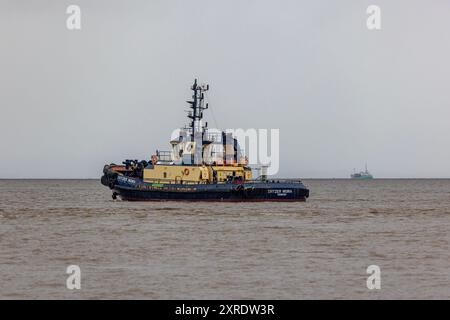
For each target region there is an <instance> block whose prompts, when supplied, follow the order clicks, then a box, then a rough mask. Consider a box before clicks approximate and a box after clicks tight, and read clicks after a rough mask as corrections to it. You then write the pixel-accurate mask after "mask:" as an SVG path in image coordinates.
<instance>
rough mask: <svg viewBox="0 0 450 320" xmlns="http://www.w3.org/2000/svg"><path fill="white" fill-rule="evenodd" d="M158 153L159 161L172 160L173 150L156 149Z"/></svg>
mask: <svg viewBox="0 0 450 320" xmlns="http://www.w3.org/2000/svg"><path fill="white" fill-rule="evenodd" d="M156 155H157V156H158V161H161V162H171V161H172V152H170V151H159V150H157V151H156Z"/></svg>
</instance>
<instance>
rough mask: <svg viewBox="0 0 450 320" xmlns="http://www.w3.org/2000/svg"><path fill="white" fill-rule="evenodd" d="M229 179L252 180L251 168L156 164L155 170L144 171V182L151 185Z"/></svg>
mask: <svg viewBox="0 0 450 320" xmlns="http://www.w3.org/2000/svg"><path fill="white" fill-rule="evenodd" d="M228 177H242V179H243V180H251V179H252V171H251V169H250V168H248V167H245V166H242V165H223V166H207V165H202V166H195V165H194V166H193V165H191V166H185V165H161V164H155V165H153V168H146V169H144V181H145V182H151V183H184V184H189V183H192V184H198V183H216V182H217V183H218V182H225V181H227V179H228Z"/></svg>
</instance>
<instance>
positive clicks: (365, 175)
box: [351, 164, 373, 180]
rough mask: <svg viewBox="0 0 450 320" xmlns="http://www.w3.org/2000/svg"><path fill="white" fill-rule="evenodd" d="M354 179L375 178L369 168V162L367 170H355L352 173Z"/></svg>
mask: <svg viewBox="0 0 450 320" xmlns="http://www.w3.org/2000/svg"><path fill="white" fill-rule="evenodd" d="M351 178H352V179H357V180H370V179H373V175H372V174H371V173H370V172H369V170H367V164H366V170H365V171H361V172H355V173H353V174H352V175H351Z"/></svg>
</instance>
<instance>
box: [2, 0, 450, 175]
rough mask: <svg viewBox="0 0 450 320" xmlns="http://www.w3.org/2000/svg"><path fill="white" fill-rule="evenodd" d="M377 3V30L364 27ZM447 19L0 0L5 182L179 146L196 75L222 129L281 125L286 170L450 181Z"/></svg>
mask: <svg viewBox="0 0 450 320" xmlns="http://www.w3.org/2000/svg"><path fill="white" fill-rule="evenodd" d="M71 4H76V5H79V6H80V7H81V23H82V29H81V30H79V31H69V30H68V29H67V28H66V19H67V17H68V15H67V14H66V8H67V6H69V5H71ZM370 4H376V5H378V6H380V7H381V22H382V30H379V31H369V30H368V29H367V28H366V19H367V14H366V9H367V7H368V5H370ZM449 13H450V1H448V0H433V1H425V0H421V1H416V0H398V1H390V0H389V1H388V0H370V1H365V0H341V1H333V0H328V1H325V0H309V1H300V0H292V1H291V0H281V1H275V0H270V1H263V0H258V1H250V0H220V1H219V0H189V1H186V0H179V1H174V0H139V1H138V0H130V1H122V0H117V1H112V0H96V1H91V0H70V1H65V0H53V1H49V0H39V1H32V0H28V1H26V0H0V46H1V47H0V111H1V113H0V139H1V140H0V150H1V156H0V178H97V177H99V176H100V175H101V170H102V167H103V165H104V164H105V163H109V162H116V163H119V162H120V161H121V160H123V159H125V158H139V159H148V158H149V157H150V155H151V154H152V152H154V150H155V149H168V147H169V144H168V141H169V138H170V134H171V132H172V130H173V129H175V128H177V127H179V126H183V125H184V124H185V123H186V119H185V112H184V110H185V109H186V107H185V100H187V99H188V98H189V95H190V92H189V85H190V84H191V82H192V81H193V78H194V77H198V78H199V79H200V80H201V81H203V82H208V83H210V85H211V90H210V92H209V97H210V99H209V102H210V106H211V107H212V109H213V113H214V116H215V119H216V120H217V123H218V126H220V127H223V128H279V129H280V143H281V144H280V149H281V150H280V166H281V167H280V172H279V176H282V177H288V176H290V177H303V178H308V177H313V178H324V177H336V178H341V177H348V176H349V174H350V173H351V172H352V171H353V168H358V169H362V168H363V167H364V163H365V162H366V161H367V162H368V165H369V169H370V170H371V171H372V173H373V174H374V175H375V176H376V177H399V178H401V177H419V178H420V177H422V178H426V177H450V80H449V76H450V62H449V58H450V34H449V33H450V15H449ZM205 116H206V118H208V120H209V123H210V124H213V123H214V122H213V118H212V116H211V113H210V112H209V111H207V112H206V114H205Z"/></svg>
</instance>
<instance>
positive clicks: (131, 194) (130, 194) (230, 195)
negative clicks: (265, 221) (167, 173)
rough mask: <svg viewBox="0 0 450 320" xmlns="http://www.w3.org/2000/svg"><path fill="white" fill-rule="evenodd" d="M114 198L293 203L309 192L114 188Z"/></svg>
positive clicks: (301, 199)
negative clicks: (180, 190)
mask: <svg viewBox="0 0 450 320" xmlns="http://www.w3.org/2000/svg"><path fill="white" fill-rule="evenodd" d="M114 192H115V194H116V196H119V197H120V199H122V200H125V201H223V202H262V201H273V202H276V201H278V202H295V201H300V202H304V201H306V198H307V197H308V196H309V192H308V191H307V190H306V191H303V192H298V193H297V194H296V195H293V196H288V197H287V196H284V195H283V196H277V195H273V196H271V195H268V194H264V193H260V194H259V195H255V194H251V193H246V194H244V193H243V192H242V193H240V192H232V191H230V192H196V193H188V192H169V191H168V192H165V191H143V190H133V189H122V188H120V187H119V188H114Z"/></svg>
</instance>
